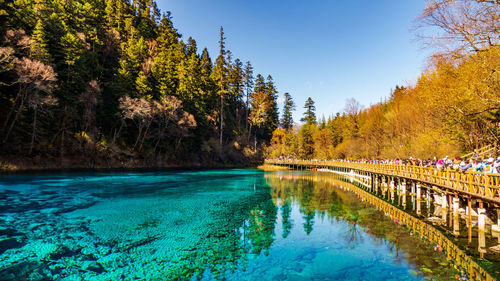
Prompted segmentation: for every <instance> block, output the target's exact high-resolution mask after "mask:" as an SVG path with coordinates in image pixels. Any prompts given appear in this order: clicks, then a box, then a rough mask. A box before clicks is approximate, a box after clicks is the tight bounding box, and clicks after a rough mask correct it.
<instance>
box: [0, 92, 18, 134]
mask: <svg viewBox="0 0 500 281" xmlns="http://www.w3.org/2000/svg"><path fill="white" fill-rule="evenodd" d="M21 91H22V90H21V89H20V90H19V93H17V95H16V98H15V99H14V102H13V103H12V107H11V109H10V111H9V113H8V114H7V117H6V118H5V122H4V124H3V127H2V131H3V132H4V133H5V129H7V124H8V123H9V119H10V117H11V116H12V114H13V113H14V110H15V108H16V104H17V101H18V100H19V97H20V96H21V94H20V92H21Z"/></svg>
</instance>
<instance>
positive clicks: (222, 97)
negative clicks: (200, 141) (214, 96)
mask: <svg viewBox="0 0 500 281" xmlns="http://www.w3.org/2000/svg"><path fill="white" fill-rule="evenodd" d="M223 124H224V96H223V95H222V93H221V94H220V138H219V144H220V146H221V147H222V130H223V128H224V125H223Z"/></svg>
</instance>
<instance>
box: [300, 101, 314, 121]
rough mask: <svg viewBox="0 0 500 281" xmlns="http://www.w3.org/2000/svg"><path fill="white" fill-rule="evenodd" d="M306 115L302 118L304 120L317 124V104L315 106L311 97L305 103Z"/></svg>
mask: <svg viewBox="0 0 500 281" xmlns="http://www.w3.org/2000/svg"><path fill="white" fill-rule="evenodd" d="M304 109H305V110H306V111H305V112H304V117H303V118H302V119H300V121H302V122H306V124H308V125H311V124H316V113H315V112H316V106H314V101H313V100H312V99H311V97H309V98H308V99H307V100H306V104H305V105H304Z"/></svg>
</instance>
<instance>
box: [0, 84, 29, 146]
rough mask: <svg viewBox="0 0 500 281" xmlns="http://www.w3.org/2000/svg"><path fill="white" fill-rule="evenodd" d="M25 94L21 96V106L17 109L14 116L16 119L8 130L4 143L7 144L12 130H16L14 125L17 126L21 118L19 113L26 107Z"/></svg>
mask: <svg viewBox="0 0 500 281" xmlns="http://www.w3.org/2000/svg"><path fill="white" fill-rule="evenodd" d="M24 97H25V95H24V94H21V104H20V105H19V108H18V109H17V112H16V115H14V119H13V120H12V123H10V126H9V129H8V130H7V133H6V134H5V138H4V139H3V143H6V142H7V139H8V138H9V136H10V133H11V132H12V129H13V128H14V124H16V121H17V118H18V117H19V113H20V112H21V111H22V110H23V106H24Z"/></svg>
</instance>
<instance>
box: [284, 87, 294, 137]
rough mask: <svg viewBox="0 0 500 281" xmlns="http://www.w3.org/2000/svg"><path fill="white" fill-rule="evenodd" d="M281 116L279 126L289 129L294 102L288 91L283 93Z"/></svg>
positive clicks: (291, 123) (291, 124) (291, 122)
mask: <svg viewBox="0 0 500 281" xmlns="http://www.w3.org/2000/svg"><path fill="white" fill-rule="evenodd" d="M284 99H285V101H284V106H283V117H282V118H281V127H282V128H283V129H285V130H290V129H291V128H292V127H293V117H292V112H293V111H294V110H295V103H294V102H293V99H292V96H291V95H290V94H289V93H285V95H284Z"/></svg>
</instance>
